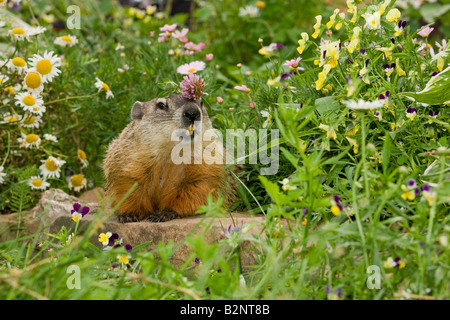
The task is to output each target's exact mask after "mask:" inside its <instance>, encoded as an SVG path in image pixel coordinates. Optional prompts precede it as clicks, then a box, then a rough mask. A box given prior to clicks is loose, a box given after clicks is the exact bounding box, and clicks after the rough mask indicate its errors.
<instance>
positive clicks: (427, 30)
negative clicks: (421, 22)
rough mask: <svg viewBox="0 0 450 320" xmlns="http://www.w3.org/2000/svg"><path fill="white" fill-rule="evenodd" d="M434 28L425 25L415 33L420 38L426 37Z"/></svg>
mask: <svg viewBox="0 0 450 320" xmlns="http://www.w3.org/2000/svg"><path fill="white" fill-rule="evenodd" d="M433 30H434V28H430V27H425V28H423V29H422V30H420V31H419V32H417V34H418V35H419V36H421V37H422V38H428V36H429V35H430V33H431V32H432V31H433Z"/></svg>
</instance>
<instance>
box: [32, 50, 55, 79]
mask: <svg viewBox="0 0 450 320" xmlns="http://www.w3.org/2000/svg"><path fill="white" fill-rule="evenodd" d="M29 64H30V71H35V72H39V74H40V75H41V76H42V82H43V83H47V82H51V81H52V80H53V78H54V77H56V76H57V75H59V74H60V73H61V70H59V69H58V67H60V66H61V58H60V57H58V56H57V55H53V51H50V52H47V51H45V52H44V56H40V55H38V54H35V55H34V56H33V57H32V58H30V59H29Z"/></svg>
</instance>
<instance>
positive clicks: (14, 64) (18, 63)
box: [6, 57, 27, 74]
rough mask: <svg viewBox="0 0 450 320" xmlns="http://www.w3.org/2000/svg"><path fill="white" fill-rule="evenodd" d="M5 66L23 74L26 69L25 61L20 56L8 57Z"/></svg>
mask: <svg viewBox="0 0 450 320" xmlns="http://www.w3.org/2000/svg"><path fill="white" fill-rule="evenodd" d="M6 67H7V68H8V69H9V70H11V71H17V72H18V73H19V74H24V73H25V72H26V71H27V62H26V61H25V60H24V59H23V58H21V57H15V58H12V59H9V60H8V62H7V63H6Z"/></svg>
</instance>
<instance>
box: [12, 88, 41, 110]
mask: <svg viewBox="0 0 450 320" xmlns="http://www.w3.org/2000/svg"><path fill="white" fill-rule="evenodd" d="M14 99H15V100H16V102H15V104H16V105H19V106H20V107H22V109H23V110H24V111H29V112H31V113H33V114H39V115H42V113H43V112H45V107H44V106H43V104H44V100H43V99H42V97H41V96H40V95H38V94H36V93H30V92H19V93H17V94H16V95H15V96H14Z"/></svg>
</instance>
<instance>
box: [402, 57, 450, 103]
mask: <svg viewBox="0 0 450 320" xmlns="http://www.w3.org/2000/svg"><path fill="white" fill-rule="evenodd" d="M447 50H448V49H447ZM449 87H450V67H448V68H447V69H445V70H443V71H442V72H441V73H439V74H437V75H436V76H434V77H432V78H431V79H430V81H428V83H427V84H426V86H425V88H424V89H423V90H422V91H420V92H401V93H399V95H403V96H407V97H409V98H412V99H413V100H414V101H417V102H421V103H426V104H430V105H433V104H434V105H436V104H443V103H444V102H447V101H450V90H448V88H449Z"/></svg>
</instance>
